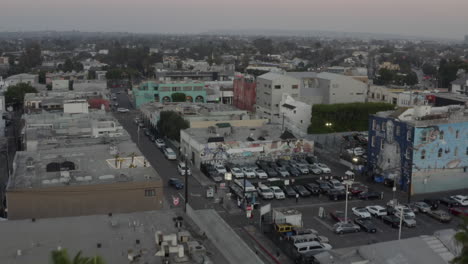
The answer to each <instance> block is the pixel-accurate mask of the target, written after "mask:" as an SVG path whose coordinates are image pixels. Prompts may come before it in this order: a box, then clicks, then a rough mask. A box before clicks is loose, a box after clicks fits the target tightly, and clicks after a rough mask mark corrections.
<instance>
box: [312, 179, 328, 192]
mask: <svg viewBox="0 0 468 264" xmlns="http://www.w3.org/2000/svg"><path fill="white" fill-rule="evenodd" d="M315 182H316V183H317V184H318V186H319V188H320V191H321V192H322V193H328V191H329V190H330V186H328V183H327V181H324V180H315Z"/></svg>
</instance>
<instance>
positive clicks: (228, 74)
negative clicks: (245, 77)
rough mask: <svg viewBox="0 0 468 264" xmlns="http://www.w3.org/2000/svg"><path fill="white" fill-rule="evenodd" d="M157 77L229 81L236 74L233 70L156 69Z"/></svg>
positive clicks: (172, 80)
mask: <svg viewBox="0 0 468 264" xmlns="http://www.w3.org/2000/svg"><path fill="white" fill-rule="evenodd" d="M155 75H156V79H157V80H158V81H160V82H187V81H199V82H209V81H229V80H232V77H233V76H234V72H233V71H156V73H155Z"/></svg>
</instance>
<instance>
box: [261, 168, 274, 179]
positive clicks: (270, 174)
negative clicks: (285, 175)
mask: <svg viewBox="0 0 468 264" xmlns="http://www.w3.org/2000/svg"><path fill="white" fill-rule="evenodd" d="M262 169H263V170H264V171H265V172H266V174H268V177H269V178H275V177H278V172H276V171H275V169H273V168H271V167H265V168H262Z"/></svg>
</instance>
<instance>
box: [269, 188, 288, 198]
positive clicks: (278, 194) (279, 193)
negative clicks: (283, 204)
mask: <svg viewBox="0 0 468 264" xmlns="http://www.w3.org/2000/svg"><path fill="white" fill-rule="evenodd" d="M270 189H271V191H272V192H273V194H274V195H275V198H276V199H278V200H282V199H284V198H286V195H284V192H283V190H281V188H280V187H278V186H271V187H270Z"/></svg>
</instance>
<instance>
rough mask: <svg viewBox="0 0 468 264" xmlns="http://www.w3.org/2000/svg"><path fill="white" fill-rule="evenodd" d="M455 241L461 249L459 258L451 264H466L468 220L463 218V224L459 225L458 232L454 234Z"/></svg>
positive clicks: (467, 260) (467, 257)
mask: <svg viewBox="0 0 468 264" xmlns="http://www.w3.org/2000/svg"><path fill="white" fill-rule="evenodd" d="M455 241H457V243H458V244H459V245H460V246H461V247H462V249H461V253H460V255H459V256H456V257H455V258H454V259H453V260H452V263H453V264H468V218H467V217H464V218H463V223H462V224H461V225H460V230H459V231H458V233H456V234H455Z"/></svg>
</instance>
